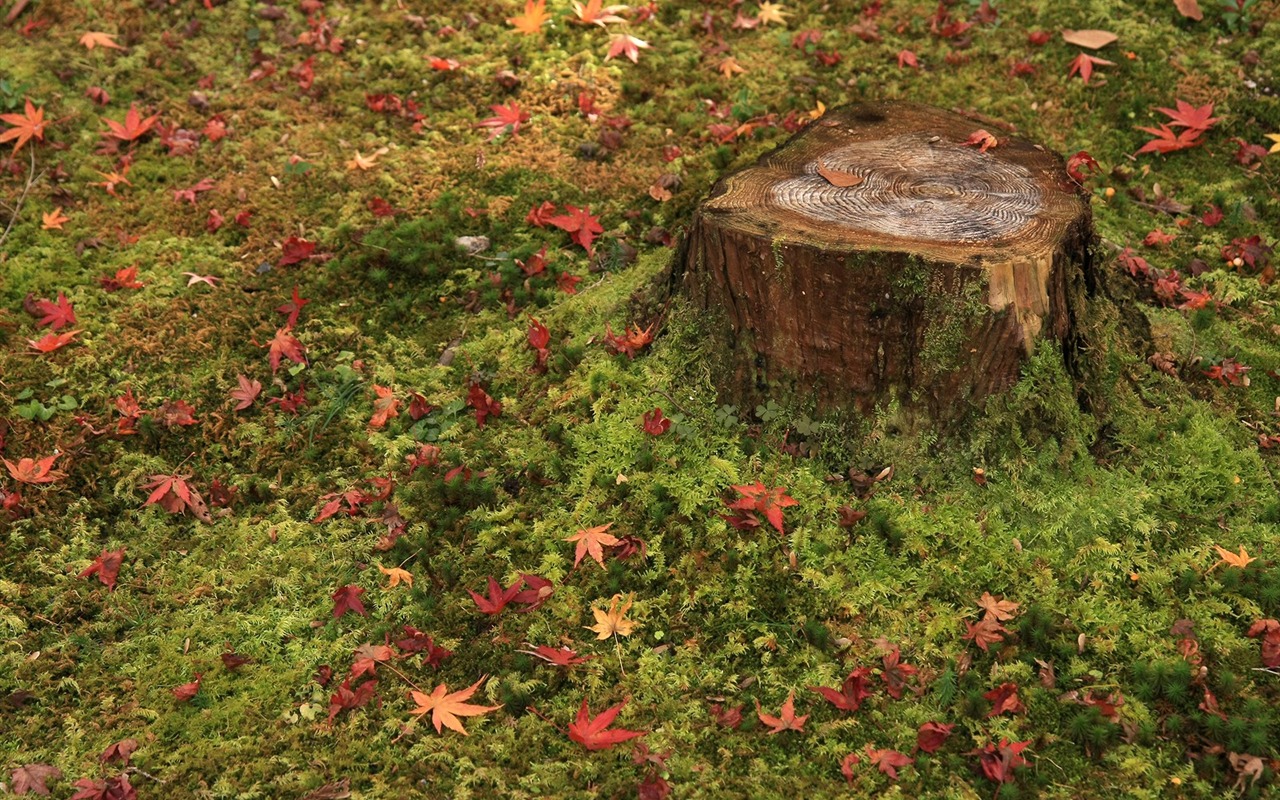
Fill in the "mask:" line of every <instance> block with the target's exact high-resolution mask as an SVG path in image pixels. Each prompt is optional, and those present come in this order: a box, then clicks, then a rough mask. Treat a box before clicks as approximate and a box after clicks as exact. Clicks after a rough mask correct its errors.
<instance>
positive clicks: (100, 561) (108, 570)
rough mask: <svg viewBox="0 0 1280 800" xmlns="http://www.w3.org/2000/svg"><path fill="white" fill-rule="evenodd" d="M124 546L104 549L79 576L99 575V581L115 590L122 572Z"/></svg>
mask: <svg viewBox="0 0 1280 800" xmlns="http://www.w3.org/2000/svg"><path fill="white" fill-rule="evenodd" d="M124 550H125V549H124V548H123V547H121V548H120V549H119V550H103V551H102V554H101V555H99V556H98V557H97V558H95V559H94V560H93V563H92V564H90V565H89V566H88V567H86V568H85V569H84V571H83V572H81V573H80V574H79V575H77V576H76V577H77V578H88V577H89V576H91V575H97V576H98V581H99V583H101V584H102V585H103V586H105V587H107V591H115V588H116V576H118V575H119V574H120V565H121V564H123V563H124Z"/></svg>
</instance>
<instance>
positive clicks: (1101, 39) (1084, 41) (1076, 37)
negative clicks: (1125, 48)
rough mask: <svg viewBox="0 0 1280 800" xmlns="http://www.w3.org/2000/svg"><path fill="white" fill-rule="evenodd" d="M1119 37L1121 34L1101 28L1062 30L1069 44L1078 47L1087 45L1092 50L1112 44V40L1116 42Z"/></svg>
mask: <svg viewBox="0 0 1280 800" xmlns="http://www.w3.org/2000/svg"><path fill="white" fill-rule="evenodd" d="M1119 38H1120V37H1119V36H1116V35H1115V34H1114V33H1112V32H1111V31H1100V30H1083V31H1073V30H1063V31H1062V40H1063V41H1064V42H1066V43H1067V44H1074V45H1076V46H1077V47H1087V48H1089V49H1090V50H1097V49H1099V48H1102V47H1106V46H1107V45H1109V44H1111V43H1112V42H1114V41H1115V40H1116V39H1119Z"/></svg>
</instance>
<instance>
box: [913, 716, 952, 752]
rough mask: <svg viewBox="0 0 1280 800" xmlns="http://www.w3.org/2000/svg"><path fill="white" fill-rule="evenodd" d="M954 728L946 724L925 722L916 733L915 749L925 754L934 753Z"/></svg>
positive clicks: (944, 742) (945, 741)
mask: <svg viewBox="0 0 1280 800" xmlns="http://www.w3.org/2000/svg"><path fill="white" fill-rule="evenodd" d="M955 727H956V726H955V725H953V724H950V723H946V722H926V723H924V724H923V725H921V726H920V729H919V730H918V731H916V749H917V750H921V751H923V752H926V753H936V752H937V751H938V750H939V749H940V748H941V747H942V746H943V745H944V744H946V743H947V740H948V739H950V738H951V731H952V730H953V729H954V728H955Z"/></svg>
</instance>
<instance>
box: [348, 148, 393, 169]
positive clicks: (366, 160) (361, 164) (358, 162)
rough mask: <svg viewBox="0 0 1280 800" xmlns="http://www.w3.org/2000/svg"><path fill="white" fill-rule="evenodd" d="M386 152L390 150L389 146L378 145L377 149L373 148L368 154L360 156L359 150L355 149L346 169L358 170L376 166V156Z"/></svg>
mask: <svg viewBox="0 0 1280 800" xmlns="http://www.w3.org/2000/svg"><path fill="white" fill-rule="evenodd" d="M388 152H390V149H389V148H386V147H379V148H378V149H377V150H374V151H373V152H372V153H370V154H369V155H368V156H362V155H360V151H359V150H357V151H356V154H355V156H354V157H353V158H352V159H351V160H350V161H348V162H347V169H359V170H366V169H373V168H374V167H376V166H378V156H380V155H384V154H386V153H388Z"/></svg>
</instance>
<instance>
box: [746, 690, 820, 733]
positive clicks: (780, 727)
mask: <svg viewBox="0 0 1280 800" xmlns="http://www.w3.org/2000/svg"><path fill="white" fill-rule="evenodd" d="M781 714H782V715H781V716H778V717H775V716H772V715H770V714H766V713H764V710H763V709H762V708H760V701H759V700H757V701H756V716H757V717H759V718H760V721H761V722H763V723H764V724H765V725H768V726H769V735H770V736H772V735H773V734H775V733H782V732H783V731H803V730H804V723H805V720H807V719H809V715H808V714H804V715H802V716H799V717H797V716H796V693H795V692H788V693H787V699H786V701H785V702H783V704H782V712H781Z"/></svg>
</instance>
